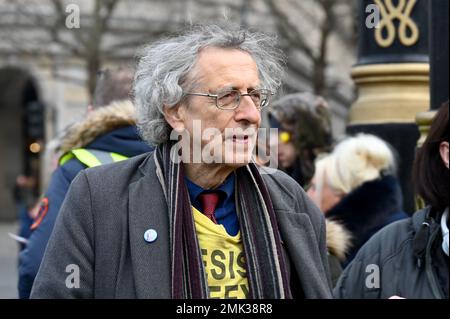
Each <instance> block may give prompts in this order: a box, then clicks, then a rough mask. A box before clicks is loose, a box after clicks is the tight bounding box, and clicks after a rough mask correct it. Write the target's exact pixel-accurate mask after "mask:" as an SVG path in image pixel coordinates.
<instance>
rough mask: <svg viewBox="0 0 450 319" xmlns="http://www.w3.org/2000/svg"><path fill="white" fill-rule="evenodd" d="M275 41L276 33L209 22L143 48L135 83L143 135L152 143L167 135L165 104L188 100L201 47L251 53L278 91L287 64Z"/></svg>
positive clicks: (264, 79)
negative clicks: (272, 34)
mask: <svg viewBox="0 0 450 319" xmlns="http://www.w3.org/2000/svg"><path fill="white" fill-rule="evenodd" d="M276 43H277V41H276V39H275V38H274V37H273V36H269V35H265V34H262V33H259V32H251V31H248V30H242V29H231V28H229V27H221V26H217V25H208V26H196V27H193V28H192V29H191V30H189V31H187V32H186V33H184V34H181V35H179V36H176V37H170V38H164V39H162V40H159V41H157V42H155V43H152V44H150V45H148V46H147V47H145V48H144V49H143V50H142V51H141V54H140V59H139V63H138V66H137V71H136V74H135V81H134V99H135V105H136V111H137V119H138V121H137V123H138V129H139V132H140V134H141V136H142V138H143V139H144V140H145V141H146V142H148V143H151V144H161V143H164V142H166V141H167V140H168V139H169V136H170V131H171V127H170V126H169V124H168V123H167V122H166V120H165V119H164V114H163V106H164V105H166V106H168V107H174V106H176V105H178V104H179V103H180V102H181V101H182V99H183V98H184V95H183V91H186V90H190V89H192V88H193V87H192V86H193V85H194V84H195V83H193V81H192V80H191V79H190V75H191V73H192V72H191V71H192V70H193V68H194V66H195V64H196V61H197V57H198V54H199V53H200V51H201V50H202V49H205V48H208V47H216V48H233V49H239V50H242V51H244V52H247V53H249V54H250V55H251V56H252V58H253V60H254V61H255V63H256V65H257V67H258V71H259V77H260V80H261V84H262V86H263V87H264V88H265V89H268V90H271V91H273V92H275V91H276V90H277V89H278V88H279V87H280V86H281V81H282V77H283V74H284V73H283V72H284V65H285V58H284V54H283V53H282V51H281V50H280V49H279V48H278V47H277V46H276ZM188 79H189V81H188ZM194 81H195V80H194ZM187 82H190V83H187Z"/></svg>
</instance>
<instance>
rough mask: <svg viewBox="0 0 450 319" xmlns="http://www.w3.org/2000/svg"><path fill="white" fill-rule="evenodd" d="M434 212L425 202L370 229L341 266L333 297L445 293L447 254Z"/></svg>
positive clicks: (440, 295)
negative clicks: (377, 228) (403, 216)
mask: <svg viewBox="0 0 450 319" xmlns="http://www.w3.org/2000/svg"><path fill="white" fill-rule="evenodd" d="M440 215H441V214H439V213H437V212H435V211H433V210H432V209H431V208H429V207H428V208H425V209H423V210H421V211H419V212H417V213H415V214H414V215H413V217H412V218H409V219H406V220H402V221H399V222H396V223H393V224H391V225H389V226H387V227H385V228H383V229H382V230H381V231H379V232H378V233H377V234H376V235H374V236H373V237H372V238H371V239H370V240H369V241H368V242H367V243H366V244H365V245H364V246H363V247H362V248H361V250H360V251H359V252H358V254H357V255H356V257H355V259H354V260H353V262H352V263H350V265H349V266H348V267H347V268H346V269H345V270H344V272H343V273H342V275H341V277H340V278H339V281H338V283H337V285H336V288H335V289H334V296H335V297H336V298H352V299H354V298H358V299H359V298H364V299H366V298H367V299H373V298H375V299H385V298H389V297H391V296H394V295H396V296H400V297H403V298H409V299H410V298H413V299H419V298H420V299H422V298H425V299H431V298H447V299H448V288H449V286H448V285H449V281H448V277H449V273H448V256H446V255H445V254H444V252H443V250H442V247H441V244H442V232H441V227H440V223H439V221H440Z"/></svg>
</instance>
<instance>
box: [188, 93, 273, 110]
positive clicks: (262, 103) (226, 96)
mask: <svg viewBox="0 0 450 319" xmlns="http://www.w3.org/2000/svg"><path fill="white" fill-rule="evenodd" d="M184 94H185V95H196V96H206V97H210V98H214V99H215V100H216V106H217V108H219V109H222V110H234V109H236V108H237V107H238V106H239V104H240V103H241V97H243V96H250V98H251V99H252V101H253V103H254V104H255V106H256V107H257V108H258V109H259V110H260V109H262V108H264V107H266V106H267V105H269V101H270V97H271V96H272V95H274V94H273V93H272V92H271V91H269V90H264V89H258V90H253V91H251V92H249V93H241V92H240V91H238V90H227V91H223V92H220V93H217V94H207V93H191V92H188V93H184Z"/></svg>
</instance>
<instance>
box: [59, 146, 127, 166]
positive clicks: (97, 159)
mask: <svg viewBox="0 0 450 319" xmlns="http://www.w3.org/2000/svg"><path fill="white" fill-rule="evenodd" d="M72 158H76V159H77V160H79V161H80V162H81V163H83V164H84V165H86V166H87V167H89V168H90V167H95V166H99V165H105V164H109V163H114V162H120V161H123V160H126V159H128V157H127V156H124V155H121V154H117V153H113V152H105V151H99V150H94V149H88V148H76V149H73V150H71V151H69V152H67V153H66V154H64V155H63V156H62V157H61V159H60V160H59V165H61V166H62V165H64V164H65V163H66V162H67V161H69V160H70V159H72Z"/></svg>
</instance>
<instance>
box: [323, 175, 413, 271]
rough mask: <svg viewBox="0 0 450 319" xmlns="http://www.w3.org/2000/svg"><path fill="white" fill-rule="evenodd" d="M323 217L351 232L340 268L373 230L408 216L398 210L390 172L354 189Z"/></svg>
mask: <svg viewBox="0 0 450 319" xmlns="http://www.w3.org/2000/svg"><path fill="white" fill-rule="evenodd" d="M326 216H327V218H328V219H331V220H337V221H339V222H340V223H341V224H342V225H343V226H344V227H345V228H346V229H347V230H348V231H349V232H350V233H351V235H352V246H351V248H350V250H349V252H348V254H347V259H346V261H345V262H344V263H343V266H344V267H345V266H347V265H348V264H349V263H350V262H351V261H352V259H353V258H354V257H355V255H356V253H357V252H358V250H359V249H360V248H361V246H362V245H364V243H365V242H366V241H368V240H369V239H370V237H372V236H373V235H374V234H375V233H376V232H377V231H379V230H380V229H381V228H383V227H384V226H386V225H388V224H390V223H392V222H394V221H398V220H400V219H404V218H407V217H408V215H407V214H406V213H405V212H403V210H402V194H401V189H400V186H399V184H398V182H397V180H396V178H395V177H393V176H391V175H387V176H383V177H382V178H379V179H376V180H374V181H370V182H366V183H364V184H362V185H361V186H359V187H358V188H356V189H354V190H353V191H352V192H350V193H349V194H348V195H346V196H345V197H344V198H343V199H342V200H341V201H340V202H339V203H338V204H337V205H336V206H334V207H333V208H332V209H331V210H329V211H328V212H327V214H326Z"/></svg>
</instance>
